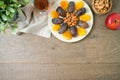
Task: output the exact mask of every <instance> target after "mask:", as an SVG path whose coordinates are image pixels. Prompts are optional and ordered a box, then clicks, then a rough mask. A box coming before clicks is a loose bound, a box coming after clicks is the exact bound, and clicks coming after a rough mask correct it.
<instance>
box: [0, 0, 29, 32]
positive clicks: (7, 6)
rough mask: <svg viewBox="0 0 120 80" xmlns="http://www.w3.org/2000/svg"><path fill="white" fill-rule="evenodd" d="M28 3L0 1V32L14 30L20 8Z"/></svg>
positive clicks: (14, 0)
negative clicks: (8, 29)
mask: <svg viewBox="0 0 120 80" xmlns="http://www.w3.org/2000/svg"><path fill="white" fill-rule="evenodd" d="M28 3H29V0H0V32H5V30H6V29H7V28H11V29H12V30H14V29H15V28H16V27H17V26H16V23H15V20H16V19H17V15H18V14H19V11H21V7H23V6H25V5H26V4H28Z"/></svg>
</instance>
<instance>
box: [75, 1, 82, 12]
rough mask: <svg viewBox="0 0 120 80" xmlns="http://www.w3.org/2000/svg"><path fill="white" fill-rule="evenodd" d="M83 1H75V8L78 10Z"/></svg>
mask: <svg viewBox="0 0 120 80" xmlns="http://www.w3.org/2000/svg"><path fill="white" fill-rule="evenodd" d="M83 5H84V4H83V2H82V1H78V2H76V3H75V10H79V9H80V8H82V7H83Z"/></svg>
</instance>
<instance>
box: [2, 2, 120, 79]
mask: <svg viewBox="0 0 120 80" xmlns="http://www.w3.org/2000/svg"><path fill="white" fill-rule="evenodd" d="M85 1H86V2H87V3H88V4H89V5H90V4H91V0H85ZM119 5H120V0H113V8H112V10H111V11H110V12H119V13H120V9H119ZM107 15H108V14H106V15H96V14H94V26H93V29H92V31H91V32H90V34H89V35H88V36H87V37H86V38H85V39H83V40H81V41H79V42H76V43H64V42H61V41H59V40H57V39H56V38H55V37H54V36H52V37H51V38H50V39H46V38H43V37H39V36H35V35H31V34H23V35H21V36H13V35H11V34H10V32H11V31H9V30H8V32H7V34H6V35H3V34H1V35H0V80H119V79H120V36H119V34H120V30H118V31H111V30H108V29H107V28H106V27H105V25H104V20H105V17H106V16H107Z"/></svg>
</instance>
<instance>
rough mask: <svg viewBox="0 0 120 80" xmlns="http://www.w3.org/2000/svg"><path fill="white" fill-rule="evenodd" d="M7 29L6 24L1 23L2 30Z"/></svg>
mask: <svg viewBox="0 0 120 80" xmlns="http://www.w3.org/2000/svg"><path fill="white" fill-rule="evenodd" d="M5 29H6V26H5V24H4V23H1V24H0V31H4V30H5Z"/></svg>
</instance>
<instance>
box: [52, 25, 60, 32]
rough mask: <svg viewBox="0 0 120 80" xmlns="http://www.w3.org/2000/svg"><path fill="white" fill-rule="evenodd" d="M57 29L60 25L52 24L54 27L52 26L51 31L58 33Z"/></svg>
mask: <svg viewBox="0 0 120 80" xmlns="http://www.w3.org/2000/svg"><path fill="white" fill-rule="evenodd" d="M59 28H60V25H56V24H54V25H53V26H52V31H58V29H59Z"/></svg>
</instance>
